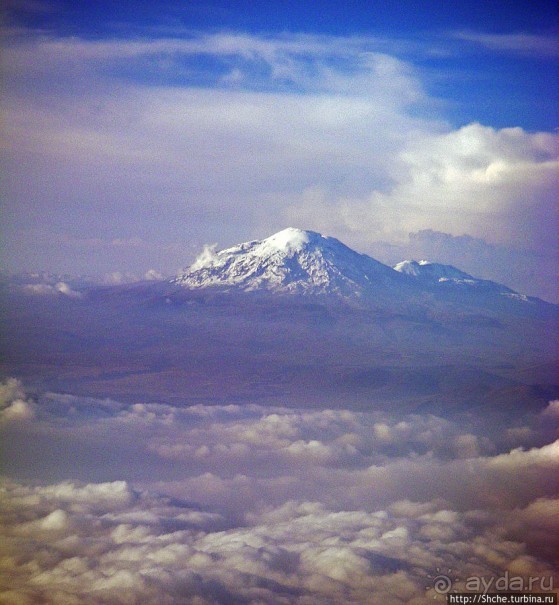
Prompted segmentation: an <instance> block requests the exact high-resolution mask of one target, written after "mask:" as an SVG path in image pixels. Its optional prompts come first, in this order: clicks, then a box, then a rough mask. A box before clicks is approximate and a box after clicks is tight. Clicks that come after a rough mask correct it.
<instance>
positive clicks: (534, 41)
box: [454, 31, 559, 57]
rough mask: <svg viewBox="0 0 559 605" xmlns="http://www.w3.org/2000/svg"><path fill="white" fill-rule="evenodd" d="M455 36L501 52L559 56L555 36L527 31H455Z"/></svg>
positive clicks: (558, 47) (558, 45) (558, 44)
mask: <svg viewBox="0 0 559 605" xmlns="http://www.w3.org/2000/svg"><path fill="white" fill-rule="evenodd" d="M454 37H455V38H457V39H459V40H465V41H467V42H473V43H474V44H479V45H480V46H484V47H486V48H489V49H491V50H495V51H500V52H513V53H515V54H518V55H529V56H530V55H532V56H538V57H557V56H559V42H558V41H557V38H556V37H554V36H545V35H534V34H526V33H518V34H487V33H479V32H468V31H462V32H455V33H454Z"/></svg>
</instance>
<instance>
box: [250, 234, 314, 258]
mask: <svg viewBox="0 0 559 605" xmlns="http://www.w3.org/2000/svg"><path fill="white" fill-rule="evenodd" d="M321 237H322V236H321V235H320V234H319V233H315V232H314V231H304V230H303V229H296V228H295V227H287V229H283V230H282V231H278V232H277V233H274V235H271V236H270V237H267V238H266V239H264V240H262V241H261V244H260V247H261V248H262V249H263V251H272V250H277V251H278V252H285V253H287V254H290V253H293V252H295V251H300V250H301V249H302V248H303V247H304V246H305V245H306V244H309V243H310V242H311V241H317V240H319V239H320V238H321Z"/></svg>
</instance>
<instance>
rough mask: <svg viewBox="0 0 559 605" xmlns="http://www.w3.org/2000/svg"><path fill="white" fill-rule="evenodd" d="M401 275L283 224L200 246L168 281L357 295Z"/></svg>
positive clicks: (334, 242)
mask: <svg viewBox="0 0 559 605" xmlns="http://www.w3.org/2000/svg"><path fill="white" fill-rule="evenodd" d="M400 278H401V276H400V275H398V273H396V272H395V271H394V270H393V269H391V268H390V267H387V266H386V265H383V264H382V263H380V262H378V261H376V260H374V259H373V258H371V257H369V256H366V255H364V254H359V253H358V252H355V251H354V250H351V249H350V248H348V247H347V246H345V245H344V244H342V243H341V242H340V241H338V240H337V239H335V238H333V237H325V236H323V235H320V234H319V233H315V232H314V231H303V230H301V229H294V228H291V227H290V228H288V229H284V230H283V231H280V232H279V233H276V234H274V235H272V236H270V237H268V238H266V239H263V240H256V241H251V242H246V243H244V244H240V245H238V246H233V247H232V248H227V249H226V250H221V251H219V252H216V251H215V250H214V249H213V248H206V249H205V250H204V252H203V253H202V254H201V255H200V256H199V257H198V258H197V259H196V261H195V262H194V263H193V264H192V265H191V266H190V267H189V269H187V270H186V271H185V272H184V273H183V274H181V275H179V276H178V277H177V278H176V279H175V280H173V283H175V284H178V285H181V286H185V287H188V288H207V287H217V288H226V289H239V290H243V291H257V290H268V291H273V292H291V293H298V294H336V295H341V296H344V297H348V296H360V295H362V294H364V293H365V292H367V291H373V290H375V288H376V287H377V286H380V285H382V286H384V287H386V286H388V285H390V284H392V285H396V284H397V283H398V282H399V281H400Z"/></svg>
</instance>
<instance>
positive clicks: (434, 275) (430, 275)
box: [394, 260, 481, 282]
mask: <svg viewBox="0 0 559 605" xmlns="http://www.w3.org/2000/svg"><path fill="white" fill-rule="evenodd" d="M394 269H395V270H396V271H398V272H399V273H404V274H406V275H410V276H412V277H416V278H418V279H421V280H422V281H430V282H444V281H449V280H453V281H472V282H473V281H481V280H478V279H476V278H475V277H472V276H471V275H469V274H468V273H465V272H464V271H460V269H457V268H456V267H453V266H452V265H442V264H440V263H432V262H430V261H428V260H420V261H419V262H418V261H416V260H404V261H402V262H401V263H398V264H397V265H395V266H394Z"/></svg>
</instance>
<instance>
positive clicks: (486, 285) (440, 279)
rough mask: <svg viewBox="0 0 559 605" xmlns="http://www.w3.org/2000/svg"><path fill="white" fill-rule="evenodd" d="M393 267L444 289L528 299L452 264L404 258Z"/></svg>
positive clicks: (425, 282) (427, 283)
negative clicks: (474, 291)
mask: <svg viewBox="0 0 559 605" xmlns="http://www.w3.org/2000/svg"><path fill="white" fill-rule="evenodd" d="M394 269H395V270H396V271H398V272H399V273H402V274H404V275H409V276H410V277H412V278H414V279H416V280H417V281H418V282H421V283H423V284H426V285H431V286H439V287H440V288H446V289H450V288H453V289H457V288H462V289H473V290H477V291H479V292H485V293H493V294H500V295H502V296H506V297H508V298H514V299H518V300H524V301H528V300H529V297H528V296H525V295H524V294H519V293H518V292H515V291H514V290H512V289H511V288H507V286H504V285H503V284H498V283H497V282H494V281H491V280H489V279H479V278H477V277H474V276H473V275H470V274H469V273H466V272H465V271H461V270H460V269H457V268H456V267H453V266H452V265H443V264H441V263H432V262H430V261H428V260H420V261H415V260H404V261H402V262H400V263H398V264H397V265H394Z"/></svg>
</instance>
